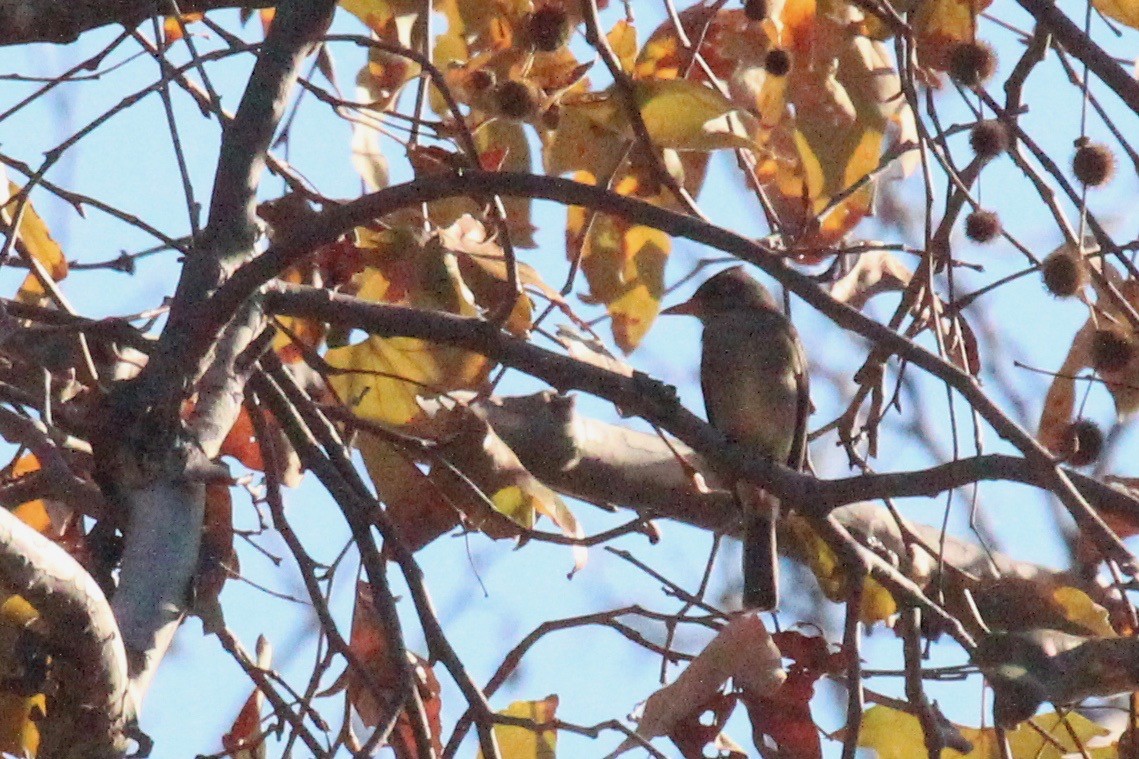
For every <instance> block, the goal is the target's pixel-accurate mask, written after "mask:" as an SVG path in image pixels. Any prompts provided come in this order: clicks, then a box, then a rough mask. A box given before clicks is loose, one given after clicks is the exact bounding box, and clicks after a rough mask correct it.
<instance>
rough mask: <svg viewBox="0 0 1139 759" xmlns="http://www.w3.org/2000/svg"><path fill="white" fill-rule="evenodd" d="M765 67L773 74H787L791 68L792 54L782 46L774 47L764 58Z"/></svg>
mask: <svg viewBox="0 0 1139 759" xmlns="http://www.w3.org/2000/svg"><path fill="white" fill-rule="evenodd" d="M763 68H765V69H766V70H767V73H769V74H771V75H772V76H787V72H788V71H790V70H791V56H790V55H788V54H787V51H786V50H783V49H782V48H778V47H773V48H771V50H768V51H767V56H766V57H765V58H764V59H763Z"/></svg>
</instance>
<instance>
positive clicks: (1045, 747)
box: [858, 705, 1108, 759]
mask: <svg viewBox="0 0 1139 759" xmlns="http://www.w3.org/2000/svg"><path fill="white" fill-rule="evenodd" d="M1031 722H1032V723H1033V724H1032V725H1029V724H1028V723H1024V724H1021V725H1019V726H1018V727H1017V728H1016V729H1015V730H1013V731H1011V732H1009V733H1008V740H1009V745H1010V747H1011V748H1012V755H1013V756H1014V757H1024V758H1025V759H1028V758H1029V757H1031V758H1032V759H1061V757H1062V756H1064V755H1065V754H1067V753H1070V752H1074V751H1079V750H1080V746H1083V745H1085V744H1086V743H1087V741H1089V740H1090V739H1092V738H1094V737H1097V736H1101V735H1106V734H1107V733H1108V730H1107V729H1106V728H1104V727H1101V726H1100V725H1097V724H1096V723H1095V722H1092V721H1091V720H1089V719H1088V718H1087V717H1083V716H1081V715H1079V714H1078V713H1076V712H1070V713H1068V714H1067V715H1066V716H1065V717H1060V716H1059V715H1057V714H1055V713H1051V714H1042V715H1040V716H1039V717H1034V718H1033V719H1032V720H1031ZM1065 723H1066V724H1065ZM956 727H957V730H958V732H960V733H961V735H962V737H964V738H965V739H966V740H968V741H969V742H970V743H972V744H973V750H972V751H970V752H969V753H967V754H962V753H961V752H960V751H954V750H953V749H945V750H944V751H942V754H941V755H942V758H943V759H956V758H957V757H961V758H962V759H999V757H1000V756H1001V753H1000V749H999V748H998V744H997V736H996V731H995V730H994V729H993V728H983V729H982V728H975V727H961V726H956ZM1041 733H1043V734H1044V735H1041ZM1073 735H1075V736H1076V738H1075V739H1074V738H1073ZM1045 736H1047V737H1045ZM1077 739H1078V740H1079V744H1078V745H1077V743H1076V740H1077ZM858 745H859V746H861V747H863V748H870V749H873V750H874V752H875V753H876V754H877V756H878V759H926V757H928V756H929V752H927V751H926V749H925V741H924V737H923V734H922V729H921V723H920V722H918V718H917V717H915V716H913V715H912V714H907V713H906V712H902V711H898V710H897V709H892V708H890V707H888V706H881V705H878V706H872V707H870V708H869V709H867V710H866V712H865V713H863V715H862V730H861V732H860V733H859V735H858Z"/></svg>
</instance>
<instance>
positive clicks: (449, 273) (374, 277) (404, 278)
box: [324, 248, 491, 425]
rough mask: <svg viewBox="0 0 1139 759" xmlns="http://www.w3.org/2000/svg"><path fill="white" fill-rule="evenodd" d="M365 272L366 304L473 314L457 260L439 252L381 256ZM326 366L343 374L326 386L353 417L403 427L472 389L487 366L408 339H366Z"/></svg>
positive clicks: (335, 353)
mask: <svg viewBox="0 0 1139 759" xmlns="http://www.w3.org/2000/svg"><path fill="white" fill-rule="evenodd" d="M377 258H378V260H376V261H375V263H377V265H379V266H384V267H386V268H385V269H383V270H381V269H377V268H371V267H369V268H366V269H365V271H364V273H363V274H362V275H361V281H362V283H363V284H362V286H361V288H360V291H359V292H358V293H357V295H358V297H360V298H362V299H364V300H373V301H377V302H405V303H410V304H411V305H416V306H421V307H425V308H435V309H439V310H443V311H447V312H450V313H457V314H462V315H464V316H473V315H475V314H476V313H477V309H476V308H475V306H474V304H473V303H471V301H470V291H469V290H467V289H466V287H464V286H463V284H462V280H461V278H460V277H459V273H458V267H457V265H456V263H455V261H454V257H453V256H450V255H449V254H445V253H443V252H441V251H440V250H438V248H436V249H435V250H428V249H423V248H420V249H418V250H417V251H397V252H394V253H392V254H391V255H384V254H382V253H381V254H379V255H378V256H377ZM324 359H325V361H326V362H327V363H328V364H329V365H330V366H332V367H333V368H335V369H339V370H341V373H338V374H334V375H333V376H332V377H330V378H329V384H330V385H331V386H332V388H333V390H334V391H335V392H336V394H337V395H338V396H339V397H340V399H341V400H342V401H344V402H345V403H347V404H349V405H350V406H352V407H354V410H355V412H356V413H357V414H358V415H360V416H362V417H364V418H365V419H371V420H373V421H377V422H381V423H384V424H392V425H402V424H407V423H409V422H411V421H412V420H413V419H416V418H417V417H419V416H420V415H421V413H422V412H421V409H420V407H419V402H418V400H417V399H418V398H420V397H424V398H431V397H434V396H436V395H438V394H439V393H443V392H448V391H450V390H458V389H472V390H473V389H476V388H477V387H479V386H480V385H481V384H482V382H483V380H484V379H485V378H486V375H487V373H488V372H489V371H490V368H491V364H490V362H489V361H488V360H487V359H486V358H485V357H483V356H480V355H478V354H476V353H471V352H469V351H464V350H459V349H457V348H451V347H446V346H441V345H437V344H435V343H431V342H428V341H426V340H418V339H415V338H410V337H392V338H381V337H369V338H368V339H367V340H365V341H364V342H361V343H357V344H355V345H349V346H346V347H343V348H333V349H331V350H329V351H328V352H327V353H326V354H325V357H324Z"/></svg>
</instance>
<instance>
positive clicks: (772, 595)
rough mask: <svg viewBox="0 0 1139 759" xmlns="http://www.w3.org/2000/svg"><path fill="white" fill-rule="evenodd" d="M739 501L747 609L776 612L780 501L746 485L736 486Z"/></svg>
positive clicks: (745, 605)
mask: <svg viewBox="0 0 1139 759" xmlns="http://www.w3.org/2000/svg"><path fill="white" fill-rule="evenodd" d="M736 499H737V501H738V502H739V504H740V508H741V510H742V511H743V521H744V538H743V544H744V545H743V580H744V592H743V606H744V608H745V609H757V610H760V611H772V610H774V609H775V608H776V607H778V606H779V552H778V550H777V547H776V542H775V520H776V519H777V518H778V517H779V499H777V498H775V497H774V496H772V495H770V494H769V493H766V492H764V491H763V490H761V489H759V488H756V487H754V486H752V485H747V484H745V483H741V484H739V485H738V486H737V487H736Z"/></svg>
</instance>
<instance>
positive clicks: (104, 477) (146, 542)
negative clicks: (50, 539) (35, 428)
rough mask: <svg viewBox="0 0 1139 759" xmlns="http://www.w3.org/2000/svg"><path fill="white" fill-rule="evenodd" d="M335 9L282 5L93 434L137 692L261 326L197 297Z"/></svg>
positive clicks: (249, 311) (180, 613)
mask: <svg viewBox="0 0 1139 759" xmlns="http://www.w3.org/2000/svg"><path fill="white" fill-rule="evenodd" d="M151 7H153V6H151ZM334 8H335V3H334V2H332V1H331V0H321V1H320V2H305V1H302V0H296V1H295V2H288V3H283V4H282V5H281V7H280V8H279V9H278V14H277V17H276V20H275V22H274V24H273V26H272V29H271V30H270V32H269V34H268V35H267V37H266V40H265V43H264V44H263V45H262V46H261V49H260V51H259V53H258V61H257V64H256V65H255V66H254V70H253V73H252V74H251V76H250V79H249V81H248V83H247V86H246V94H245V97H243V99H242V102H241V105H240V107H239V108H238V111H237V113H236V114H235V116H234V118H233V120H232V121H231V122H230V123H229V124H228V125H227V126H226V128H225V130H224V132H223V137H222V146H221V151H220V155H219V159H218V169H217V173H216V178H215V184H214V191H213V206H212V208H211V215H210V219H209V224H208V225H207V227H206V228H205V229H204V230H203V232H202V234H201V235H200V236H199V239H197V240H195V241H194V246H193V250H192V253H191V254H190V255H189V256H188V258H187V260H186V265H185V267H184V268H183V272H182V277H181V279H180V281H179V284H178V288H177V293H176V297H175V301H174V303H175V306H174V308H173V309H172V311H171V315H170V320H169V322H168V324H167V326H166V328H165V329H164V331H163V333H162V336H161V338H160V339H159V341H158V344H157V346H156V347H155V349H154V350H153V351H152V354H151V360H150V361H149V362H148V363H147V365H146V367H145V368H144V370H143V371H142V373H141V374H140V375H139V376H138V377H137V378H136V379H135V380H133V381H130V382H127V383H123V384H121V385H118V386H116V387H115V388H114V390H113V391H112V393H111V395H110V397H109V399H108V401H107V404H106V409H105V413H104V415H103V417H104V418H103V419H102V422H101V431H100V433H99V434H98V435H97V437H96V439H95V440H93V444H94V445H93V447H94V453H95V459H96V478H97V480H98V482H99V484H100V486H101V487H102V488H103V490H104V492H105V494H106V495H107V496H108V498H109V499H110V500H111V501H113V502H114V503H115V504H116V505H117V506H118V507H119V508H120V509H122V511H123V512H124V514H125V521H126V524H127V526H126V529H125V530H124V539H125V545H124V552H123V560H122V570H121V573H120V582H119V587H118V590H117V592H116V594H115V597H114V600H113V607H114V610H115V617H116V619H117V620H118V623H119V627H120V630H121V632H122V635H123V638H124V640H125V642H126V646H127V650H128V653H129V654H130V657H131V676H132V681H133V688H134V691H135V693H136V696H137V698H138V699H139V700H140V701H141V699H142V697H143V695H144V693H145V691H146V688H147V686H148V684H149V682H150V679H151V677H152V676H153V674H154V671H155V669H156V667H157V664H158V663H159V662H160V661H161V659H162V657H163V655H164V653H165V651H166V648H167V646H168V645H169V642H170V640H171V639H172V637H173V634H174V632H175V631H176V630H177V628H178V626H179V624H180V623H181V621H182V619H183V617H184V615H185V613H186V611H187V600H188V597H189V594H188V588H189V586H190V581H191V578H192V576H193V574H194V572H195V570H196V568H197V566H198V549H199V543H200V539H201V533H202V520H203V514H204V502H205V481H206V480H207V479H209V478H211V477H216V476H218V472H217V471H216V470H215V469H213V468H212V467H211V465H210V464H209V459H211V458H213V457H214V456H216V455H217V452H218V448H219V446H220V445H221V442H222V440H223V439H224V437H225V435H226V433H227V432H228V430H229V429H230V427H232V425H233V422H234V420H235V419H236V417H237V414H238V412H239V410H240V407H241V400H242V396H243V386H244V382H245V374H244V373H243V372H241V371H240V370H239V368H238V366H237V362H238V358H239V356H240V355H241V353H242V351H244V350H245V348H246V346H248V345H249V344H250V342H251V341H252V340H253V339H254V338H255V337H256V335H257V334H258V332H260V329H261V327H260V314H259V312H258V310H257V309H256V308H255V307H252V306H253V305H254V304H251V303H248V304H247V303H242V304H238V305H239V306H240V308H234V309H233V310H232V311H231V312H230V313H229V314H226V315H225V316H224V317H223V318H222V319H221V320H220V321H218V322H217V323H214V324H212V325H211V324H201V323H199V322H198V321H197V320H196V314H195V312H194V306H195V305H196V304H199V303H201V302H202V301H203V300H204V299H205V298H206V297H208V295H209V294H210V293H211V292H212V291H213V290H214V288H216V287H217V286H218V285H219V284H220V283H221V282H222V281H223V280H224V278H225V274H226V271H227V269H228V268H231V267H232V266H233V265H235V264H236V262H238V261H241V260H244V259H247V258H249V257H250V256H252V254H253V243H254V241H255V239H256V236H257V228H256V225H255V219H254V218H253V198H254V197H255V195H256V191H257V186H258V182H259V179H260V176H261V174H262V171H263V169H264V163H265V155H266V153H267V151H268V149H269V144H270V142H271V140H272V138H273V134H274V132H275V131H276V128H277V124H278V123H279V121H280V118H281V115H282V114H283V112H284V108H285V103H286V100H287V97H288V93H289V91H290V90H291V87H292V84H293V82H294V81H295V79H296V74H297V68H298V67H299V65H300V64H301V62H302V61H303V59H304V58H305V56H307V55H308V53H309V52H311V50H312V49H313V46H314V44H315V43H316V41H317V40H319V38H320V36H321V35H323V34H324V32H325V30H326V29H327V26H328V23H329V22H330V20H331V17H332V12H333V10H334ZM182 10H193V8H187V7H183V8H182ZM120 12H121V9H120ZM239 315H240V316H239ZM235 316H239V318H236V319H235V318H234V317H235ZM215 342H216V343H217V344H216V345H215V344H214V343H215ZM200 380H204V384H203V385H201V387H200V390H201V392H200V394H199V399H198V405H197V407H196V408H195V413H194V417H193V419H192V420H191V422H190V424H189V426H188V428H187V429H183V425H182V422H181V420H180V411H181V404H182V401H183V400H184V398H185V396H186V395H187V394H188V392H189V391H190V389H191V388H193V387H195V385H196V384H197V383H198V382H199V381H200Z"/></svg>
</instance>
